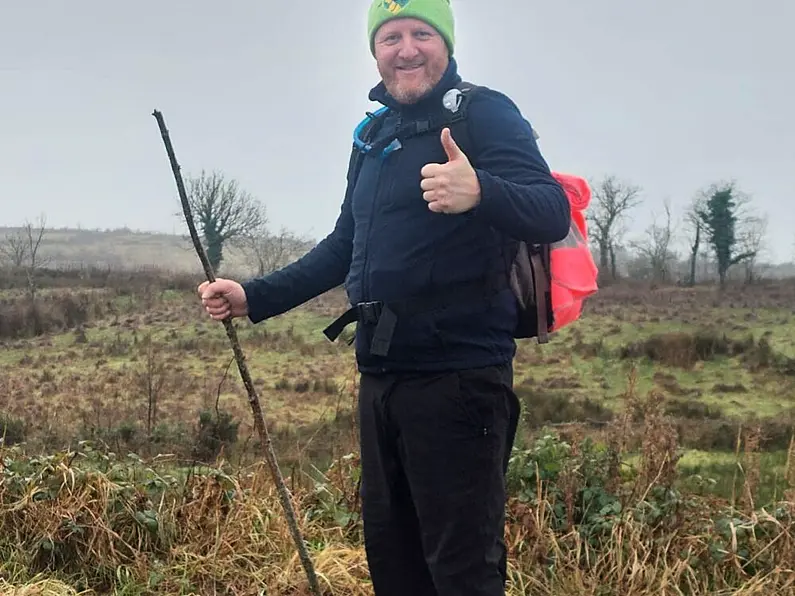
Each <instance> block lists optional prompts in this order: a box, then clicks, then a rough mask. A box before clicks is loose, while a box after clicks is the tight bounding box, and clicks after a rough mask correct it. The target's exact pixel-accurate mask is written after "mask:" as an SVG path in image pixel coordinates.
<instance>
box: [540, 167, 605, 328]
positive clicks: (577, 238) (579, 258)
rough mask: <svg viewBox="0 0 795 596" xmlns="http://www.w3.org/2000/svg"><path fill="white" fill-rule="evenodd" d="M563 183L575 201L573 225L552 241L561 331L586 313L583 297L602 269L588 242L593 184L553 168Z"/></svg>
mask: <svg viewBox="0 0 795 596" xmlns="http://www.w3.org/2000/svg"><path fill="white" fill-rule="evenodd" d="M552 175H553V176H554V177H555V179H556V180H557V181H558V182H559V183H560V184H561V186H563V189H564V191H565V192H566V196H567V197H568V199H569V203H570V205H571V228H570V229H569V233H568V235H567V236H566V237H565V238H564V239H563V240H561V241H559V242H556V243H554V244H552V245H551V247H550V253H549V259H550V264H549V268H550V278H551V286H550V291H551V294H552V311H553V314H554V319H553V320H554V324H553V326H552V329H551V330H552V331H557V330H558V329H561V328H562V327H565V326H566V325H569V324H570V323H572V322H574V321H576V320H577V319H578V318H579V317H580V314H582V305H583V301H584V300H585V299H586V298H588V297H589V296H592V295H593V294H595V293H596V292H597V290H598V289H599V288H598V286H597V283H596V281H597V276H598V273H599V270H598V268H597V267H596V263H595V262H594V259H593V255H592V254H591V250H590V248H589V246H588V225H587V223H586V219H585V210H586V209H587V208H588V205H589V204H590V202H591V188H590V186H589V185H588V182H587V181H586V180H585V179H584V178H582V177H580V176H575V175H573V174H563V173H561V172H552Z"/></svg>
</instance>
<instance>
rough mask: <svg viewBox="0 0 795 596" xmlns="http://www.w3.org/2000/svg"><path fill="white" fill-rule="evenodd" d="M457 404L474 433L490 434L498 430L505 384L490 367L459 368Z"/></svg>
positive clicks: (456, 376) (456, 375) (457, 374)
mask: <svg viewBox="0 0 795 596" xmlns="http://www.w3.org/2000/svg"><path fill="white" fill-rule="evenodd" d="M455 378H456V383H457V387H456V394H455V401H456V405H457V407H458V409H459V411H460V412H461V414H462V416H463V417H464V418H465V420H466V421H467V424H468V427H469V429H470V430H471V432H472V435H473V436H482V437H488V436H489V435H492V434H493V433H494V432H495V431H497V430H499V428H498V424H499V422H500V415H499V414H500V412H501V411H502V410H503V409H505V387H504V386H503V385H502V384H501V383H500V382H499V380H498V379H497V377H496V375H494V374H492V373H491V371H490V370H489V369H477V370H466V371H458V372H457V373H456V374H455Z"/></svg>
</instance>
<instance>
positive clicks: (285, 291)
mask: <svg viewBox="0 0 795 596" xmlns="http://www.w3.org/2000/svg"><path fill="white" fill-rule="evenodd" d="M352 251H353V215H352V213H351V206H350V199H349V198H348V197H347V196H346V198H345V200H344V201H343V203H342V208H341V210H340V215H339V217H338V218H337V222H336V224H335V226H334V230H333V231H332V232H331V233H330V234H329V235H328V236H326V237H325V238H324V239H323V240H321V241H320V242H319V243H318V244H317V245H316V246H315V247H314V248H312V250H310V251H309V252H308V253H307V254H305V255H304V256H303V257H301V258H300V259H298V260H297V261H295V262H293V263H291V264H289V265H287V266H286V267H283V268H282V269H280V270H278V271H275V272H273V273H270V274H268V275H265V276H264V277H259V278H255V279H251V280H249V281H246V282H245V283H243V284H242V285H243V289H244V290H245V292H246V300H247V301H248V310H249V315H248V317H249V320H251V322H252V323H259V322H260V321H263V320H265V319H267V318H270V317H274V316H276V315H280V314H282V313H285V312H287V311H288V310H290V309H292V308H295V307H296V306H300V305H301V304H303V303H304V302H307V301H308V300H311V299H312V298H314V297H316V296H319V295H320V294H323V293H324V292H327V291H329V290H331V289H333V288H336V287H337V286H339V285H340V284H342V283H343V282H344V281H345V278H346V276H347V275H348V270H349V269H350V265H351V254H352Z"/></svg>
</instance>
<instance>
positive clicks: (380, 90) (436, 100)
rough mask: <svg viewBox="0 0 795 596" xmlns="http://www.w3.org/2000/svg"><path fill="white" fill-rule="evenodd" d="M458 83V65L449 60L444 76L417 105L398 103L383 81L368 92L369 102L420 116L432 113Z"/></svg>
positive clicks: (459, 78)
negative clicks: (375, 102)
mask: <svg viewBox="0 0 795 596" xmlns="http://www.w3.org/2000/svg"><path fill="white" fill-rule="evenodd" d="M460 82H461V77H460V76H459V74H458V64H457V63H456V61H455V58H450V63H449V64H448V66H447V70H445V72H444V74H443V75H442V78H441V79H440V80H439V82H438V83H437V84H436V86H435V87H434V88H433V89H432V90H431V91H430V92H429V93H428V94H427V95H426V96H425V97H423V98H422V99H421V100H419V101H418V102H417V103H414V104H410V105H405V104H401V103H399V102H398V101H397V100H396V99H395V98H394V97H392V96H391V95H390V94H389V92H388V91H387V90H386V86H385V85H384V82H383V81H381V82H380V83H378V85H376V86H375V87H373V88H372V89H371V90H370V95H369V99H370V101H377V102H379V103H381V104H383V105H385V106H386V107H388V108H389V109H390V110H393V111H395V112H399V113H401V114H403V115H410V114H422V113H427V112H429V111H433V110H434V108H435V107H436V105H437V104H440V102H441V100H442V97H443V96H444V94H445V93H446V92H447V91H449V90H450V89H452V88H453V87H455V86H456V85H457V84H458V83H460Z"/></svg>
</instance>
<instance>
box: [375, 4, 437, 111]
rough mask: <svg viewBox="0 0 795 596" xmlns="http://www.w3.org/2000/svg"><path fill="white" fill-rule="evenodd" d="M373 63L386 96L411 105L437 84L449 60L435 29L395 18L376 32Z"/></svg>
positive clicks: (416, 22) (420, 23) (417, 21)
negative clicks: (387, 93)
mask: <svg viewBox="0 0 795 596" xmlns="http://www.w3.org/2000/svg"><path fill="white" fill-rule="evenodd" d="M375 60H376V64H377V66H378V72H379V73H380V75H381V78H382V79H383V81H384V85H385V86H386V89H387V91H389V93H390V95H392V97H394V98H395V99H396V100H397V101H399V102H400V103H404V104H412V103H416V102H417V101H418V100H420V99H422V97H424V96H425V95H426V94H427V93H428V92H429V91H431V90H432V89H433V88H434V86H435V85H436V84H437V83H438V82H439V80H440V79H441V78H442V75H444V72H445V70H446V69H447V65H448V63H449V60H450V57H449V53H448V50H447V44H446V43H445V41H444V38H443V37H442V36H441V35H439V33H438V32H437V31H436V29H434V28H433V27H431V26H430V25H428V24H427V23H425V22H423V21H420V20H419V19H414V18H399V19H393V20H391V21H387V22H386V23H384V24H383V25H382V26H381V28H380V29H379V30H378V32H377V33H376V35H375Z"/></svg>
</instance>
